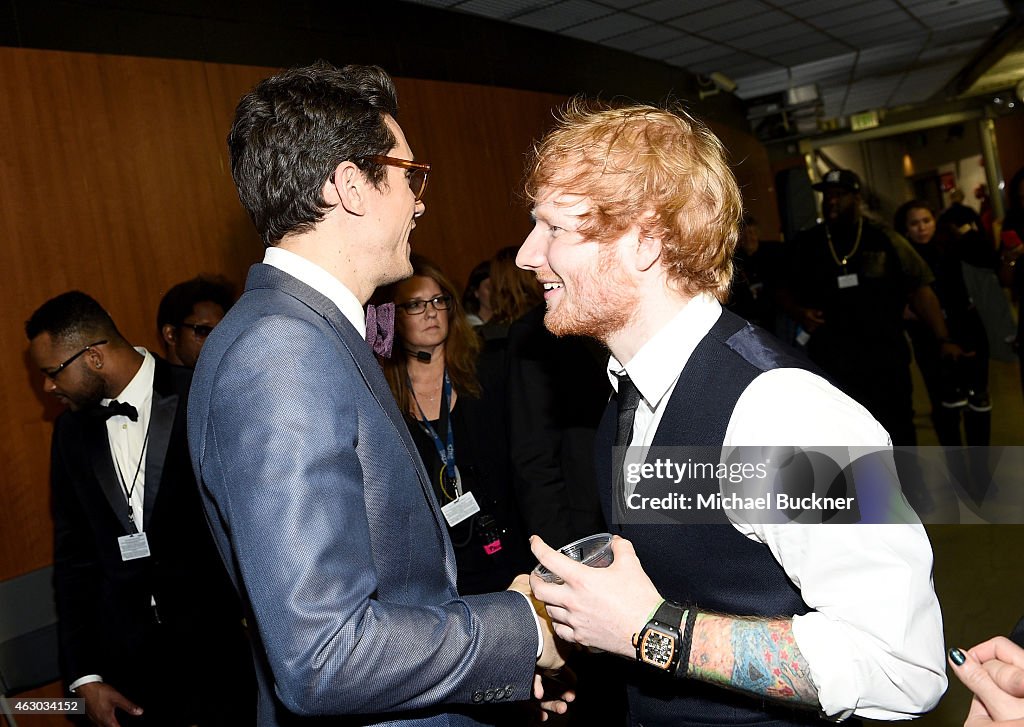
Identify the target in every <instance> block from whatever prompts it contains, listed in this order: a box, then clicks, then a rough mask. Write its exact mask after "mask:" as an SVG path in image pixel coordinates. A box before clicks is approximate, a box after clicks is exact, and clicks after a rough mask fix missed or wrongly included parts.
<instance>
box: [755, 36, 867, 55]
mask: <svg viewBox="0 0 1024 727" xmlns="http://www.w3.org/2000/svg"><path fill="white" fill-rule="evenodd" d="M819 45H827V46H830V47H831V51H830V52H828V53H823V54H822V56H823V57H824V56H829V55H834V54H835V53H842V52H845V51H848V50H851V49H850V48H847V47H846V46H844V45H840V44H837V43H836V42H835V41H833V40H831V39H830V38H829V37H828V36H827V35H824V34H823V33H819V32H818V31H816V30H808V31H806V32H805V33H802V34H801V35H798V36H794V37H792V38H784V39H782V40H777V41H774V42H771V43H767V44H764V45H757V46H755V45H751V46H750V47H749V48H745V49H744V50H746V51H748V52H750V53H753V54H755V55H759V56H762V57H764V58H767V59H768V60H773V59H775V58H776V57H777V56H779V55H780V54H782V53H787V52H791V51H794V50H799V49H800V48H808V47H810V46H819Z"/></svg>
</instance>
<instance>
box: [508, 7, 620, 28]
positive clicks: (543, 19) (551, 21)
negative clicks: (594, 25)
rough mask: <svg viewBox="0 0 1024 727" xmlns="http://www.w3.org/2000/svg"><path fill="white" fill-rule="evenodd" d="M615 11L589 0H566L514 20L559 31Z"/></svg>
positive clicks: (533, 26)
mask: <svg viewBox="0 0 1024 727" xmlns="http://www.w3.org/2000/svg"><path fill="white" fill-rule="evenodd" d="M612 13H614V11H613V10H610V9H609V8H606V7H604V6H603V5H597V4H596V3H592V2H589V0H564V2H559V3H555V4H554V5H549V6H547V7H545V8H541V9H540V10H534V11H533V12H530V13H525V14H523V15H519V16H517V17H516V18H515V20H514V22H516V23H519V24H520V25H529V26H530V27H531V28H539V29H541V30H551V31H555V32H557V31H559V30H564V29H565V28H569V27H572V26H573V25H579V24H581V23H585V22H587V21H588V20H594V19H596V18H600V17H603V16H606V15H611V14H612Z"/></svg>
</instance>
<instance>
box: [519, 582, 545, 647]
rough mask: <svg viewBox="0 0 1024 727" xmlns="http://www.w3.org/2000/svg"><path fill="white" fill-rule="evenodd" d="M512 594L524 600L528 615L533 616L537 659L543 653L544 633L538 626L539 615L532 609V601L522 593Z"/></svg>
mask: <svg viewBox="0 0 1024 727" xmlns="http://www.w3.org/2000/svg"><path fill="white" fill-rule="evenodd" d="M513 593H518V594H519V595H520V596H522V597H523V598H525V599H526V603H527V604H528V605H529V606H530V613H532V614H533V622H534V623H535V624H537V658H538V659H539V658H540V655H541V654H543V653H544V631H543V629H541V626H540V614H538V613H537V609H535V608H534V607H533V599H531V598H530V597H529V596H527V595H526V594H525V593H523V592H522V591H513Z"/></svg>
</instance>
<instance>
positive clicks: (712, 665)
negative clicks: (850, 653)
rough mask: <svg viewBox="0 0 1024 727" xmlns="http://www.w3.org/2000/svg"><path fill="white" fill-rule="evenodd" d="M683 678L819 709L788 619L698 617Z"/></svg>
mask: <svg viewBox="0 0 1024 727" xmlns="http://www.w3.org/2000/svg"><path fill="white" fill-rule="evenodd" d="M687 676H688V677H690V678H692V679H698V680H700V681H705V682H710V683H712V684H718V685H721V686H723V687H727V688H729V689H736V690H739V691H742V692H746V693H747V694H753V695H756V696H759V697H766V698H769V699H774V700H777V701H780V702H786V703H788V704H793V705H803V706H807V707H818V706H819V705H818V693H817V690H816V689H815V687H814V684H813V682H811V675H810V670H809V669H808V668H807V662H806V661H805V660H804V657H803V654H801V653H800V649H799V647H797V645H796V640H795V639H794V638H793V623H792V621H791V620H790V619H785V618H775V619H744V618H737V617H732V616H718V615H714V614H706V613H702V614H700V615H699V616H697V622H696V624H695V626H694V630H693V644H692V646H691V648H690V666H689V670H688V672H687Z"/></svg>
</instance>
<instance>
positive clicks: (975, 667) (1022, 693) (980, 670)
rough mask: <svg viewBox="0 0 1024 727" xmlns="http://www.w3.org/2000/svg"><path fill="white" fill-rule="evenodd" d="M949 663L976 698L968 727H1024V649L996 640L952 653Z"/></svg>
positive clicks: (970, 712) (1002, 638)
mask: <svg viewBox="0 0 1024 727" xmlns="http://www.w3.org/2000/svg"><path fill="white" fill-rule="evenodd" d="M949 663H950V665H951V666H952V668H953V673H954V674H956V676H957V678H958V679H959V680H960V681H961V682H963V683H964V686H966V687H967V688H968V689H970V690H971V692H972V693H973V695H974V697H973V699H972V700H971V708H970V711H969V712H968V714H967V720H966V721H965V722H964V727H1024V649H1021V648H1020V647H1019V646H1017V645H1016V644H1014V643H1013V642H1012V641H1010V640H1009V639H1007V638H1005V637H1002V636H996V637H995V638H992V639H989V640H988V641H985V642H982V643H980V644H978V645H977V646H974V647H972V648H971V649H968V650H967V651H963V650H961V649H958V648H953V649H950V650H949Z"/></svg>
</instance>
